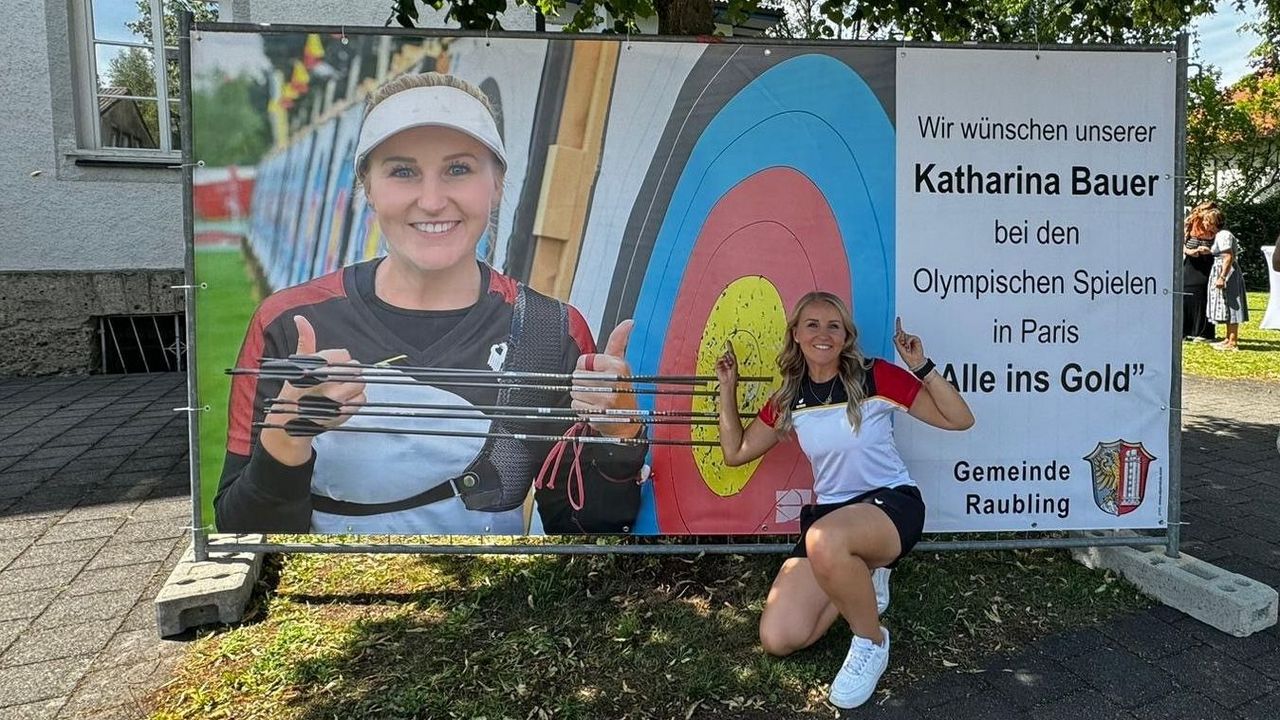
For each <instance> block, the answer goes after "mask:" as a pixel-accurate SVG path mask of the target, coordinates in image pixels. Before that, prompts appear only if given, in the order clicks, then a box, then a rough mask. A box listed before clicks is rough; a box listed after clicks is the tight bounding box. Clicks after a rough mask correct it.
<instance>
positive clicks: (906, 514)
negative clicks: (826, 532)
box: [787, 485, 924, 567]
mask: <svg viewBox="0 0 1280 720" xmlns="http://www.w3.org/2000/svg"><path fill="white" fill-rule="evenodd" d="M854 503H871V504H873V505H875V506H876V507H878V508H880V509H881V510H883V511H884V514H885V515H888V516H889V520H890V521H891V522H892V523H893V526H894V527H895V528H897V529H898V540H900V541H901V543H902V551H901V552H900V553H899V554H898V557H896V558H894V559H893V562H891V563H889V564H888V565H887V566H886V567H893V566H894V565H897V564H898V561H899V560H901V559H902V558H903V557H905V556H906V554H907V553H908V552H910V551H911V548H913V547H915V545H916V543H917V542H919V541H920V533H921V532H923V531H924V499H923V498H921V497H920V489H919V488H917V487H916V486H914V485H899V486H898V487H884V488H876V489H875V490H872V491H870V492H865V493H863V494H861V495H859V496H857V497H855V498H853V499H852V500H846V501H844V502H840V503H826V504H819V505H805V506H804V507H803V508H801V509H800V541H799V542H797V543H796V546H795V547H794V548H792V549H791V554H790V555H788V556H787V557H793V558H802V557H808V553H807V552H806V551H805V547H804V540H805V535H807V534H808V532H809V528H810V527H812V526H813V524H814V523H815V522H817V521H818V519H819V518H821V517H822V516H824V515H826V514H827V513H829V512H831V511H833V510H839V509H840V508H842V507H845V506H846V505H853V504H854Z"/></svg>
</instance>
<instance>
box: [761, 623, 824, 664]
mask: <svg viewBox="0 0 1280 720" xmlns="http://www.w3.org/2000/svg"><path fill="white" fill-rule="evenodd" d="M812 632H813V631H812V629H810V631H809V632H804V629H803V628H799V627H796V625H795V623H787V622H782V621H771V620H770V619H769V618H768V617H762V618H760V647H762V648H764V651H765V652H767V653H769V654H770V655H773V656H774V657H786V656H787V655H790V654H791V653H793V652H795V651H797V650H802V649H804V646H805V642H807V641H808V640H809V635H811V634H812Z"/></svg>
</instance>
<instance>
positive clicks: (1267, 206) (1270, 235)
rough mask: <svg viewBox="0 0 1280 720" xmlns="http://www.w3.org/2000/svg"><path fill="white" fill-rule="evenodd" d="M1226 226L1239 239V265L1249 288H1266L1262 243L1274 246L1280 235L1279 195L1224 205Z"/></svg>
mask: <svg viewBox="0 0 1280 720" xmlns="http://www.w3.org/2000/svg"><path fill="white" fill-rule="evenodd" d="M1222 212H1223V213H1224V214H1225V215H1226V216H1227V229H1229V230H1231V232H1233V233H1235V235H1236V237H1237V238H1239V240H1240V265H1241V267H1243V268H1244V277H1245V283H1246V284H1247V286H1248V288H1249V289H1250V290H1262V291H1266V290H1267V289H1268V288H1267V267H1266V264H1265V262H1264V260H1263V256H1262V250H1261V249H1260V248H1261V247H1262V246H1263V245H1275V244H1276V235H1277V234H1280V194H1275V195H1272V196H1271V197H1270V198H1268V199H1267V200H1263V201H1261V202H1256V203H1252V204H1249V205H1227V204H1223V205H1222Z"/></svg>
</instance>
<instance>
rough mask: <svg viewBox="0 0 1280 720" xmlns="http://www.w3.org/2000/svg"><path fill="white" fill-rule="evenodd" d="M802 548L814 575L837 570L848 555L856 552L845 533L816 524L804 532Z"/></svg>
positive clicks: (821, 575) (822, 574) (819, 575)
mask: <svg viewBox="0 0 1280 720" xmlns="http://www.w3.org/2000/svg"><path fill="white" fill-rule="evenodd" d="M804 550H805V554H806V555H808V557H809V564H810V565H811V566H812V567H813V574H814V576H815V577H823V576H824V575H827V574H829V573H831V572H833V571H836V570H838V569H839V568H840V567H841V564H842V563H843V562H844V561H846V560H847V558H848V557H849V556H850V555H854V554H856V553H855V552H854V548H852V547H850V543H849V542H848V538H847V536H846V535H845V533H842V532H839V531H838V530H830V529H827V528H820V527H816V526H815V527H813V528H810V529H809V532H808V533H806V534H805V537H804Z"/></svg>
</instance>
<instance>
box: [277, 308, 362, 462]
mask: <svg viewBox="0 0 1280 720" xmlns="http://www.w3.org/2000/svg"><path fill="white" fill-rule="evenodd" d="M293 323H294V326H295V327H297V329H298V346H297V351H296V353H295V354H297V355H309V356H313V357H320V358H323V359H324V361H325V368H324V371H325V372H326V373H329V374H331V375H351V379H350V380H328V381H325V382H322V383H319V384H316V385H313V386H311V387H298V386H297V385H294V384H293V383H291V382H286V383H285V384H284V386H283V387H282V388H280V393H279V394H278V395H276V397H275V400H276V402H275V403H274V405H273V407H272V409H273V410H275V411H276V412H268V413H267V416H266V417H265V418H264V421H265V422H266V423H268V424H271V425H284V424H286V423H288V422H289V421H291V420H292V421H296V420H298V419H299V418H301V417H302V416H301V415H299V414H298V412H295V411H300V412H307V415H306V418H305V419H306V420H308V421H310V422H312V423H314V424H316V425H319V426H320V427H321V428H322V429H325V430H327V429H329V428H334V427H337V426H339V425H341V424H342V423H344V422H346V421H347V419H348V418H349V417H350V416H349V415H345V414H338V413H350V412H352V411H353V410H355V409H356V407H355V406H359V405H361V404H363V403H364V402H365V394H364V382H362V381H361V380H360V379H359V378H360V370H359V369H358V368H343V367H335V366H340V365H343V364H346V363H350V362H352V358H351V353H349V352H347V351H346V350H345V349H334V350H321V351H317V350H316V331H315V329H314V328H312V327H311V323H310V322H308V321H307V319H306V318H304V317H303V316H301V315H294V316H293ZM308 401H310V402H311V403H312V404H313V407H312V408H305V407H304V406H305V405H306V404H307V403H308ZM279 410H288V411H290V412H278V411H279ZM312 437H313V436H295V435H290V434H288V433H287V432H286V431H284V430H280V429H273V428H268V429H266V430H263V431H262V435H261V436H260V442H261V443H262V446H263V448H264V449H266V450H267V452H269V453H270V454H271V456H272V457H274V458H275V459H276V460H278V461H280V462H281V463H283V464H285V465H302V464H303V463H305V462H307V461H308V460H310V459H311V439H312Z"/></svg>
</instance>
